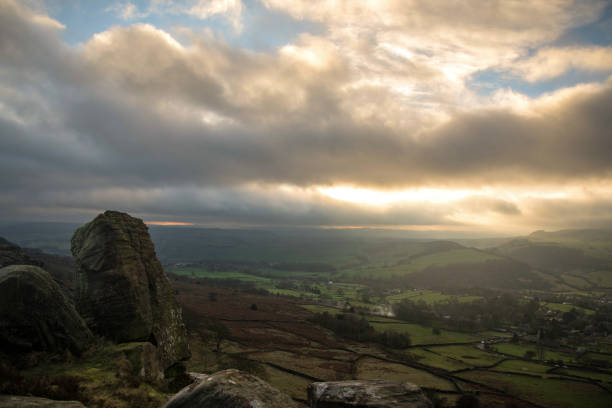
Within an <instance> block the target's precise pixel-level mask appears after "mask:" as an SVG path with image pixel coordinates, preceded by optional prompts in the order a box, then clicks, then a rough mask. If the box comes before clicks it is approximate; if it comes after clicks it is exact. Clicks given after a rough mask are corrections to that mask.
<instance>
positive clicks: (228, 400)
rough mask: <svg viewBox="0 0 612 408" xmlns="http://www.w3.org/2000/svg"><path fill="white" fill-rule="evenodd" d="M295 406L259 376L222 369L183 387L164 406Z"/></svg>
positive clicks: (208, 407)
mask: <svg viewBox="0 0 612 408" xmlns="http://www.w3.org/2000/svg"><path fill="white" fill-rule="evenodd" d="M279 407H282V408H297V404H296V403H295V402H293V400H292V399H291V398H290V397H289V396H287V395H285V394H283V393H282V392H280V391H279V390H277V389H276V388H274V387H272V386H271V385H270V384H268V383H267V382H265V381H263V380H260V379H259V378H257V377H255V376H253V375H250V374H246V373H243V372H241V371H238V370H234V369H231V370H224V371H219V372H217V373H214V374H212V375H210V376H200V381H199V382H195V383H194V384H192V385H190V386H187V387H185V388H183V389H182V390H181V391H180V392H179V393H178V394H176V395H175V396H174V397H173V398H172V399H171V400H170V401H168V403H167V404H166V405H165V407H164V408H279Z"/></svg>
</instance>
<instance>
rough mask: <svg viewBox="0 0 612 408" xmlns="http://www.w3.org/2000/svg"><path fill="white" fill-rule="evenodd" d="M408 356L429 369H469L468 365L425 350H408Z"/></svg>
mask: <svg viewBox="0 0 612 408" xmlns="http://www.w3.org/2000/svg"><path fill="white" fill-rule="evenodd" d="M409 354H410V355H412V356H414V357H415V359H416V361H418V362H419V363H421V364H424V365H426V366H430V367H436V368H441V369H443V370H447V371H454V370H462V369H464V368H469V367H470V365H468V364H465V363H463V362H461V361H457V360H455V359H452V358H450V357H446V356H443V355H440V354H438V353H434V352H432V351H429V350H428V349H425V348H412V349H410V350H409Z"/></svg>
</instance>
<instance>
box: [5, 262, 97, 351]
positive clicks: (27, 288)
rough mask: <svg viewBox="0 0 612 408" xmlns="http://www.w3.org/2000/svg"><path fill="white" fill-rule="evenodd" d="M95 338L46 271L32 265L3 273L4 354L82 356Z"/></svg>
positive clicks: (12, 266)
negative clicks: (15, 352) (21, 352)
mask: <svg viewBox="0 0 612 408" xmlns="http://www.w3.org/2000/svg"><path fill="white" fill-rule="evenodd" d="M92 340H93V335H92V334H91V332H90V331H89V329H88V328H87V326H86V325H85V322H84V321H83V319H82V318H81V317H80V316H79V314H78V313H77V311H76V309H75V307H74V305H73V304H72V303H71V302H70V300H69V299H68V298H67V297H66V295H65V294H64V293H63V292H62V290H61V289H60V287H59V285H58V284H57V283H56V282H55V281H54V280H53V279H52V278H51V275H49V273H47V272H46V271H45V270H43V269H41V268H39V267H37V266H31V265H11V266H7V267H4V268H2V269H0V344H1V345H2V347H1V348H2V350H14V351H33V350H40V351H51V352H56V351H63V350H66V349H68V350H70V351H71V352H72V353H75V354H79V353H80V352H82V351H83V350H84V349H85V348H87V346H88V345H89V344H90V343H91V341H92Z"/></svg>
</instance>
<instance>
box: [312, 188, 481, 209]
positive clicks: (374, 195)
mask: <svg viewBox="0 0 612 408" xmlns="http://www.w3.org/2000/svg"><path fill="white" fill-rule="evenodd" d="M318 191H319V192H320V193H322V194H324V195H326V196H328V197H331V198H334V199H336V200H341V201H348V202H351V203H356V204H367V205H375V206H381V205H382V206H384V205H390V204H395V203H400V202H421V201H426V202H432V203H444V202H448V201H457V200H461V199H462V198H466V197H468V196H470V195H471V194H472V192H471V191H469V190H444V189H436V188H420V189H415V190H401V191H381V190H371V189H366V188H356V187H319V188H318Z"/></svg>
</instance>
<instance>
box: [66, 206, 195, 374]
mask: <svg viewBox="0 0 612 408" xmlns="http://www.w3.org/2000/svg"><path fill="white" fill-rule="evenodd" d="M71 244H72V247H71V249H72V254H73V255H74V257H75V260H76V263H77V268H78V269H77V276H76V295H75V297H76V302H77V308H78V310H79V312H80V313H81V315H82V316H83V318H84V319H85V321H86V322H87V324H88V325H89V327H90V328H91V329H92V331H94V332H96V333H98V334H100V335H102V336H104V337H107V338H109V339H111V340H113V341H116V342H132V341H149V342H151V343H152V344H154V345H155V346H157V348H158V351H159V356H160V363H161V368H162V370H165V369H166V368H168V367H170V366H172V365H173V364H175V363H176V362H178V361H182V360H185V359H187V358H188V357H189V355H190V353H189V349H188V346H187V342H186V338H185V326H184V324H183V319H182V313H181V309H180V308H179V306H178V304H177V302H176V299H175V297H174V291H173V289H172V287H171V285H170V282H169V281H168V278H167V277H166V275H165V273H164V270H163V268H162V266H161V264H160V262H159V260H158V259H157V257H156V255H155V248H154V246H153V242H152V241H151V238H150V236H149V232H148V230H147V227H146V225H145V224H144V223H143V222H142V220H140V219H137V218H133V217H131V216H129V215H128V214H125V213H121V212H116V211H106V212H105V213H104V214H100V215H99V216H97V217H96V218H95V219H94V220H93V221H91V222H89V223H88V224H86V225H84V226H83V227H81V228H79V229H78V230H77V231H76V232H75V234H74V236H73V237H72V242H71Z"/></svg>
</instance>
